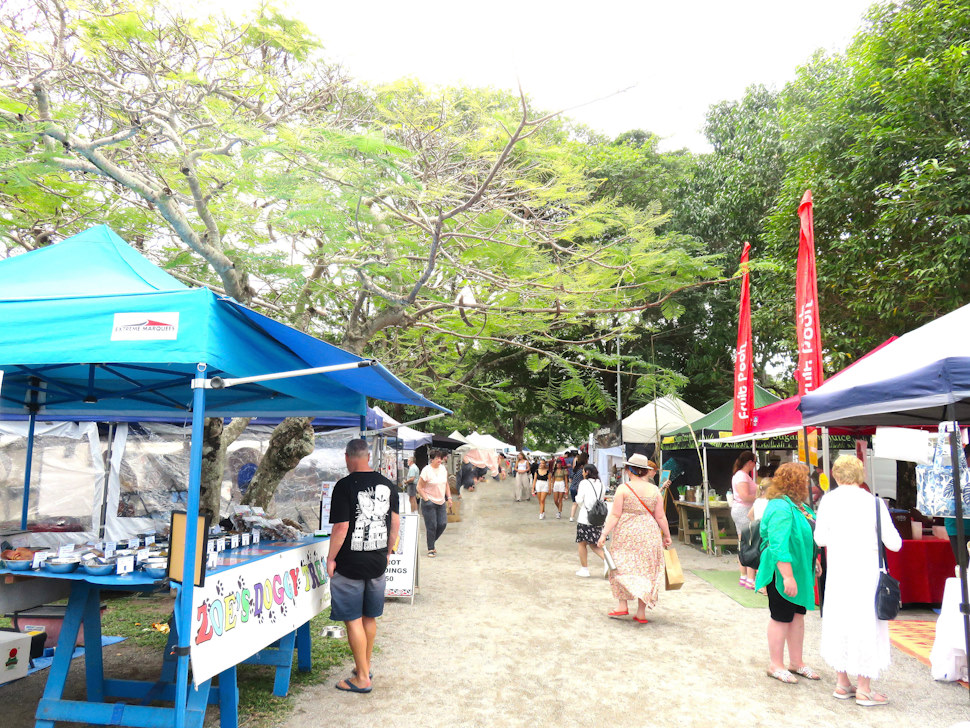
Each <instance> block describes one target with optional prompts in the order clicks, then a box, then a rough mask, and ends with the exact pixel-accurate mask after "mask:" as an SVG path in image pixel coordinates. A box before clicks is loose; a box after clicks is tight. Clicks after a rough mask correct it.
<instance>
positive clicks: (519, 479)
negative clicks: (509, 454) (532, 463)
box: [512, 452, 532, 503]
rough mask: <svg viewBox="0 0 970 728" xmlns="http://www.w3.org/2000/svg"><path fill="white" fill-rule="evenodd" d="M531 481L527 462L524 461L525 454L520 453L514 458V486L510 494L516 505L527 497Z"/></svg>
mask: <svg viewBox="0 0 970 728" xmlns="http://www.w3.org/2000/svg"><path fill="white" fill-rule="evenodd" d="M531 480H532V478H531V477H529V461H528V460H526V459H525V453H522V452H520V453H519V454H518V455H517V456H516V458H515V486H514V488H513V493H512V495H513V497H514V498H515V502H516V503H518V502H519V501H521V500H525V499H526V498H527V497H528V493H529V483H530V482H531Z"/></svg>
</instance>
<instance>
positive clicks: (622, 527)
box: [596, 453, 671, 624]
mask: <svg viewBox="0 0 970 728" xmlns="http://www.w3.org/2000/svg"><path fill="white" fill-rule="evenodd" d="M623 464H624V466H625V467H626V469H627V472H628V473H629V474H630V482H628V483H625V484H623V485H621V486H619V487H618V488H617V489H616V495H615V496H614V498H613V507H612V508H611V509H610V515H609V516H607V518H606V523H605V524H603V533H602V534H601V535H600V537H599V539H598V540H597V542H596V545H597V546H599V547H601V548H602V546H603V545H604V544H605V543H606V537H607V536H608V535H609V534H610V533H613V548H612V550H611V551H610V555H611V556H612V557H613V563H614V565H615V566H616V569H614V570H613V571H611V572H610V588H611V589H612V591H613V597H614V598H615V599H616V600H617V608H616V610H615V611H612V612H610V613H609V615H608V616H610V617H614V618H619V617H625V616H627V615H628V614H629V613H630V610H629V605H628V602H630V601H631V600H633V599H636V600H637V613H636V616H635V617H634V618H633V621H634V622H638V623H639V624H646V623H647V611H646V610H647V607H650V608H651V609H652V608H653V606H654V605H655V604H656V603H657V594H658V592H659V591H660V585H661V584H662V583H663V581H664V557H663V550H664V549H665V548H667V547H668V546H670V543H671V539H670V528H669V526H668V525H667V516H666V514H665V513H664V506H663V499H662V498H661V497H660V490H659V489H658V488H657V486H656V485H654V484H653V482H652V481H651V480H650V478H652V477H653V476H654V474H655V473H656V472H657V466H656V464H655V463H654V462H653V461H652V460H648V459H647V456H646V455H641V454H639V453H637V454H636V455H633V456H631V457H630V459H629V460H627V461H626V462H625V463H623Z"/></svg>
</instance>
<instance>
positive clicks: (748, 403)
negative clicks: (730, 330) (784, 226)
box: [731, 243, 754, 435]
mask: <svg viewBox="0 0 970 728" xmlns="http://www.w3.org/2000/svg"><path fill="white" fill-rule="evenodd" d="M750 251H751V243H745V244H744V250H742V251H741V308H740V312H739V314H738V346H737V348H736V349H735V351H734V422H733V424H732V426H731V432H732V433H733V434H735V435H744V434H746V433H748V432H751V412H752V411H753V410H754V370H753V368H752V355H751V280H750V276H749V274H748V253H749V252H750Z"/></svg>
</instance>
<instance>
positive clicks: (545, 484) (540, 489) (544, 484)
mask: <svg viewBox="0 0 970 728" xmlns="http://www.w3.org/2000/svg"><path fill="white" fill-rule="evenodd" d="M535 491H536V493H548V492H549V481H548V480H537V481H536V487H535Z"/></svg>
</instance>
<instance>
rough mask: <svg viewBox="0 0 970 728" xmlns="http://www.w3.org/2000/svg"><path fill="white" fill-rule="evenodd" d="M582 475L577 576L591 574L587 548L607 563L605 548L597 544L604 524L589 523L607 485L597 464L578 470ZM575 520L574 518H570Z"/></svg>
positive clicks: (577, 494) (604, 494) (578, 521)
mask: <svg viewBox="0 0 970 728" xmlns="http://www.w3.org/2000/svg"><path fill="white" fill-rule="evenodd" d="M577 472H578V474H579V476H580V481H579V489H578V491H577V493H576V505H577V506H579V518H578V519H577V521H576V544H577V545H576V548H577V549H578V550H579V567H580V568H579V571H577V572H576V576H584V577H585V576H589V566H588V563H587V556H588V555H587V553H586V552H587V549H593V553H594V554H596V555H597V556H599V557H600V558H601V559H603V563H604V565H605V564H606V559H605V555H604V554H603V549H602V548H600V547H599V546H598V545H597V543H596V542H597V541H599V540H600V536H601V535H602V534H603V527H602V526H592V525H590V523H589V518H588V517H587V513H588V511H589V509H590V508H592V507H593V505H594V504H595V503H596V501H598V500H601V499H602V498H603V497H605V496H606V486H605V485H603V483H602V482H600V476H599V472H598V471H597V470H596V466H595V465H583V466H581V467H580V469H579V470H578V471H577ZM569 520H570V521H571V520H573V519H572V518H570V519H569Z"/></svg>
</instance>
